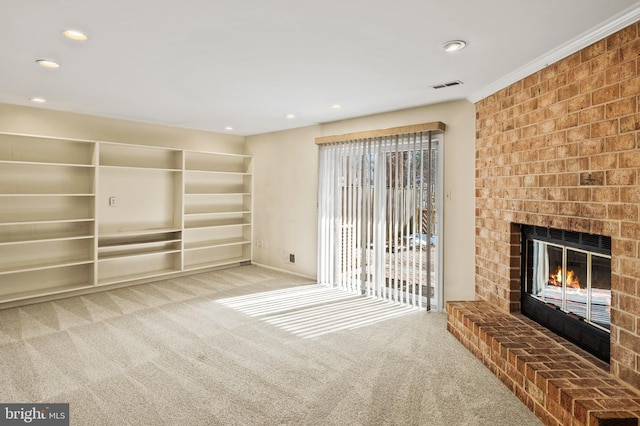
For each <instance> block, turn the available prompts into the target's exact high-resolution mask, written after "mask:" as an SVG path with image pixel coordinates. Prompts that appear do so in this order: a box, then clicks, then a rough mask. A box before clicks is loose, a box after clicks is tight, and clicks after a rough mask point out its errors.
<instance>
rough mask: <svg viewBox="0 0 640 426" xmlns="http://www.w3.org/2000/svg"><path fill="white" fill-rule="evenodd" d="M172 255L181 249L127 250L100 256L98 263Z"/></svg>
mask: <svg viewBox="0 0 640 426" xmlns="http://www.w3.org/2000/svg"><path fill="white" fill-rule="evenodd" d="M171 253H180V249H162V248H156V249H149V248H141V247H139V248H137V249H127V250H121V251H117V252H113V253H108V254H104V255H103V254H99V255H98V262H107V261H110V260H118V259H124V258H132V257H136V256H137V257H141V256H155V255H158V254H171Z"/></svg>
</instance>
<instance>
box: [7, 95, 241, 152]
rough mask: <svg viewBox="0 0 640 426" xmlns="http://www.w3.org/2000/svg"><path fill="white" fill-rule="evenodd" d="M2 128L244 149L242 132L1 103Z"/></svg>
mask: <svg viewBox="0 0 640 426" xmlns="http://www.w3.org/2000/svg"><path fill="white" fill-rule="evenodd" d="M0 132H9V133H26V134H31V135H43V136H57V137H64V138H75V139H88V140H100V141H110V142H121V143H130V144H140V145H155V146H162V147H171V148H179V149H192V150H202V151H217V152H228V153H233V154H241V153H243V152H244V137H242V136H235V135H226V134H222V133H213V132H206V131H202V130H191V129H181V128H177V127H170V126H160V125H157V124H148V123H139V122H134V121H127V120H119V119H114V118H104V117H96V116H91V115H85V114H75V113H69V112H61V111H53V110H47V109H44V108H36V107H24V106H17V105H8V104H0Z"/></svg>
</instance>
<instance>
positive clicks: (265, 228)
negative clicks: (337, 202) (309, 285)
mask: <svg viewBox="0 0 640 426" xmlns="http://www.w3.org/2000/svg"><path fill="white" fill-rule="evenodd" d="M319 134H320V126H311V127H303V128H299V129H294V130H288V131H283V132H274V133H266V134H262V135H257V136H250V137H248V138H247V153H248V154H251V155H253V156H254V158H253V173H254V174H253V192H254V199H253V203H254V204H253V206H254V212H255V213H254V216H253V218H254V219H253V220H254V227H253V230H254V231H253V240H254V246H253V259H254V262H255V263H259V264H262V265H266V266H270V267H273V268H278V269H284V270H287V271H291V272H295V273H298V274H301V275H305V276H309V277H315V276H316V265H317V258H316V256H317V245H318V243H317V241H318V238H317V229H318V226H317V220H318V216H317V197H318V195H317V194H318V192H317V188H318V147H317V145H315V138H316V136H318V135H319ZM256 240H260V241H263V243H264V244H263V245H266V247H256V244H255V241H256ZM289 253H292V254H295V257H296V259H295V260H296V262H295V263H294V264H292V263H288V254H289ZM285 256H286V257H285Z"/></svg>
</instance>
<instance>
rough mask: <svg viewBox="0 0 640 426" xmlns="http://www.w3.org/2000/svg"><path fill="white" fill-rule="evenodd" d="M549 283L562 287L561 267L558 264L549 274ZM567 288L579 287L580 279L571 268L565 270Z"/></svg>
mask: <svg viewBox="0 0 640 426" xmlns="http://www.w3.org/2000/svg"><path fill="white" fill-rule="evenodd" d="M549 284H550V285H555V286H558V287H562V267H560V266H558V268H557V269H556V271H555V272H553V273H551V274H549ZM567 288H578V289H579V288H580V281H579V280H578V277H577V276H576V274H575V272H573V270H572V269H569V270H568V271H567Z"/></svg>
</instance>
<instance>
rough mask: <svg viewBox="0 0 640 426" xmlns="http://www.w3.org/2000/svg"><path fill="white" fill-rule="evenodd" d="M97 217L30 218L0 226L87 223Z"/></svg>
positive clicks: (2, 223) (0, 223)
mask: <svg viewBox="0 0 640 426" xmlns="http://www.w3.org/2000/svg"><path fill="white" fill-rule="evenodd" d="M94 221H95V219H84V218H81V219H51V220H28V221H16V222H0V226H16V225H41V224H49V223H87V222H94Z"/></svg>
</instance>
